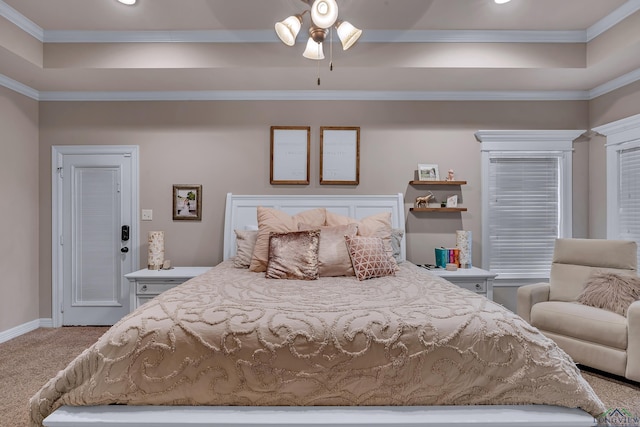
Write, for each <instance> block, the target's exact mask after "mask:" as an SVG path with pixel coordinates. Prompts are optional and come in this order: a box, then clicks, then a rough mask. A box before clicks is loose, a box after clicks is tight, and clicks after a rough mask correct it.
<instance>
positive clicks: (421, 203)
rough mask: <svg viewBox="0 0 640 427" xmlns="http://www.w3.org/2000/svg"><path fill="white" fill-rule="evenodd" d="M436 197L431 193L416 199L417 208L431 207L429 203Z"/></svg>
mask: <svg viewBox="0 0 640 427" xmlns="http://www.w3.org/2000/svg"><path fill="white" fill-rule="evenodd" d="M434 198H435V196H434V195H433V193H432V192H431V191H429V193H427V195H425V196H419V197H416V205H415V206H416V208H426V207H429V202H430V201H431V200H432V199H434Z"/></svg>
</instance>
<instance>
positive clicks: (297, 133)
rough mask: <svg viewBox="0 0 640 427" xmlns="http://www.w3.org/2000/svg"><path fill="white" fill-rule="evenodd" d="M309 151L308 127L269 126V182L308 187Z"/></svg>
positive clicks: (309, 134) (309, 130)
mask: <svg viewBox="0 0 640 427" xmlns="http://www.w3.org/2000/svg"><path fill="white" fill-rule="evenodd" d="M310 149H311V127H310V126H271V163H270V167H269V182H270V183H271V184H272V185H278V184H284V185H308V184H309V169H310V161H311V154H310Z"/></svg>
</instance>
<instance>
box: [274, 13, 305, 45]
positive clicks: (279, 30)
mask: <svg viewBox="0 0 640 427" xmlns="http://www.w3.org/2000/svg"><path fill="white" fill-rule="evenodd" d="M301 26H302V16H300V15H292V16H290V17H288V18H287V19H285V20H284V21H280V22H276V26H275V27H276V34H277V35H278V37H279V38H280V40H282V43H284V44H286V45H287V46H293V45H294V44H295V43H296V37H297V36H298V33H299V32H300V27H301Z"/></svg>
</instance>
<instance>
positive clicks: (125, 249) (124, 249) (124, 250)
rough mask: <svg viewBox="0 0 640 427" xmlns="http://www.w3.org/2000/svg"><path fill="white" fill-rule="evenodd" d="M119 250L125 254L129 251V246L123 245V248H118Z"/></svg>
mask: <svg viewBox="0 0 640 427" xmlns="http://www.w3.org/2000/svg"><path fill="white" fill-rule="evenodd" d="M120 252H122V253H123V254H126V253H127V252H129V248H128V247H126V246H125V247H124V248H122V249H120Z"/></svg>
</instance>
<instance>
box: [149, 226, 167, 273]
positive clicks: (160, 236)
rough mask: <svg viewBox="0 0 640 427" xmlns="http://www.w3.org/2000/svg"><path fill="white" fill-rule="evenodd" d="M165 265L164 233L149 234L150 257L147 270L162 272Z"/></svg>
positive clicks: (153, 232) (154, 232) (152, 232)
mask: <svg viewBox="0 0 640 427" xmlns="http://www.w3.org/2000/svg"><path fill="white" fill-rule="evenodd" d="M163 264H164V231H150V232H149V256H148V261H147V268H148V269H149V270H160V269H161V268H162V266H163Z"/></svg>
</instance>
